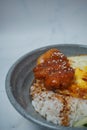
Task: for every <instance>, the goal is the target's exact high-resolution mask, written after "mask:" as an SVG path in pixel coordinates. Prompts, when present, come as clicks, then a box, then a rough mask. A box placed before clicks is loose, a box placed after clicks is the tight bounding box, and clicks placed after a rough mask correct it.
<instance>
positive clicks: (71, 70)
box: [30, 48, 87, 127]
mask: <svg viewBox="0 0 87 130" xmlns="http://www.w3.org/2000/svg"><path fill="white" fill-rule="evenodd" d="M33 72H34V77H35V79H34V82H33V84H32V86H31V88H30V93H31V96H32V105H33V107H34V109H35V110H36V111H37V112H38V113H39V114H40V115H41V116H43V117H44V118H46V120H47V121H50V122H53V123H54V124H58V125H62V126H75V127H76V126H83V125H84V126H85V125H86V124H87V120H86V119H87V55H80V56H73V57H66V56H65V55H64V54H63V53H62V52H60V51H59V50H58V49H56V48H52V49H50V50H48V51H47V52H45V53H44V54H42V55H41V56H40V57H39V58H38V59H37V64H36V66H35V68H34V69H33Z"/></svg>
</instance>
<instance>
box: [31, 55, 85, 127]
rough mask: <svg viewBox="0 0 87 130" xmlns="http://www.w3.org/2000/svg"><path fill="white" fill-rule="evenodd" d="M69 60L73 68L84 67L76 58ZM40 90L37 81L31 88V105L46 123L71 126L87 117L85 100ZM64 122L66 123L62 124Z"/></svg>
mask: <svg viewBox="0 0 87 130" xmlns="http://www.w3.org/2000/svg"><path fill="white" fill-rule="evenodd" d="M86 58H87V56H86ZM70 59H71V60H73V59H74V62H72V66H73V67H77V66H78V64H79V67H80V68H83V66H85V65H84V64H85V63H82V62H80V60H81V59H80V58H79V60H78V57H77V58H73V57H72V58H70ZM83 60H85V58H84V59H83ZM83 60H82V61H83ZM86 65H87V62H86ZM40 88H41V87H40V86H39V83H38V81H37V82H36V83H34V84H33V85H32V86H31V96H32V105H33V107H34V108H35V110H36V111H37V112H38V113H39V114H40V115H41V116H43V117H44V118H46V120H47V121H50V122H53V123H54V124H58V125H66V126H72V125H73V123H74V122H75V121H78V120H80V119H82V118H84V117H85V116H87V100H84V99H79V98H74V97H71V96H64V95H61V94H55V93H54V92H53V91H47V90H45V88H44V89H43V90H40ZM65 120H66V121H67V122H68V123H64V122H65Z"/></svg>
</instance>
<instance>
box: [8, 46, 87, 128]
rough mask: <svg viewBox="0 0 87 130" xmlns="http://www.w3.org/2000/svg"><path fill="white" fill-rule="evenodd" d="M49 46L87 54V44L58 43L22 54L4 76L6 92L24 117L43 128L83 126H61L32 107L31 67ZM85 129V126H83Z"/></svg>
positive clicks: (65, 52) (77, 53)
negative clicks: (51, 121) (48, 120)
mask: <svg viewBox="0 0 87 130" xmlns="http://www.w3.org/2000/svg"><path fill="white" fill-rule="evenodd" d="M50 48H58V49H59V50H61V51H62V52H63V53H64V54H65V55H67V56H75V55H80V54H87V45H78V44H77V45H76V44H74V45H73V44H58V45H51V46H46V47H43V48H39V49H36V50H34V51H32V52H29V53H28V54H26V55H24V56H22V57H21V58H20V59H18V60H17V62H16V63H14V65H13V66H12V67H11V68H10V70H9V71H8V74H7V76H6V93H7V95H8V98H9V100H10V102H11V103H12V105H13V106H14V107H15V109H16V110H17V111H18V112H19V113H20V114H21V115H22V116H23V117H25V118H26V119H28V120H30V121H32V122H34V123H36V124H38V125H40V126H42V127H45V128H50V129H55V130H60V129H61V130H67V129H69V130H77V129H82V130H83V128H74V127H63V126H58V125H54V124H53V123H50V122H47V121H46V120H45V119H44V118H43V117H41V116H40V115H39V114H38V113H37V112H36V111H35V110H34V108H33V106H32V104H31V96H30V94H29V91H30V87H31V84H32V82H33V79H34V76H33V71H32V70H33V68H34V66H35V64H36V60H37V58H38V56H39V55H41V54H42V53H44V52H45V51H47V50H48V49H50ZM84 129H87V128H84Z"/></svg>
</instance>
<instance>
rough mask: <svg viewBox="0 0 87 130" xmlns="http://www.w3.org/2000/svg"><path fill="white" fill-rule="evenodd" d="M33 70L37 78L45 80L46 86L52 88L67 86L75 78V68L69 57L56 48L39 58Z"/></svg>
mask: <svg viewBox="0 0 87 130" xmlns="http://www.w3.org/2000/svg"><path fill="white" fill-rule="evenodd" d="M33 71H34V76H35V79H39V80H43V82H44V85H45V87H46V88H47V89H50V90H55V89H58V88H60V89H62V88H67V87H68V86H69V85H70V84H71V83H72V81H73V78H74V69H73V68H72V67H71V66H70V64H69V61H68V59H67V57H66V56H65V55H64V54H63V53H61V52H60V51H59V50H57V49H55V48H54V49H50V50H48V51H47V52H45V53H44V54H43V55H41V56H40V57H39V58H38V60H37V65H36V67H35V68H34V70H33Z"/></svg>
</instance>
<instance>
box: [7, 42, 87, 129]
mask: <svg viewBox="0 0 87 130" xmlns="http://www.w3.org/2000/svg"><path fill="white" fill-rule="evenodd" d="M54 46H55V47H59V46H61V47H64V46H68V47H69V46H70V47H72V46H75V47H84V48H87V45H86V44H84V45H83V44H53V45H48V46H44V47H40V48H37V49H34V50H32V51H30V52H28V53H26V54H24V55H23V56H21V57H20V58H18V59H17V60H16V62H14V64H13V65H12V66H11V67H10V69H9V70H8V72H7V75H6V79H5V90H6V94H7V97H8V99H9V101H10V103H11V104H12V105H13V106H14V108H15V109H16V110H17V111H18V112H19V113H20V114H21V115H22V116H23V117H25V118H26V119H28V120H30V121H31V122H33V123H35V124H38V125H40V126H42V127H47V128H50V129H55V130H59V129H64V128H65V129H72V128H73V129H74V130H75V128H74V127H70V126H68V127H64V126H59V125H54V124H53V126H52V125H49V124H45V123H43V122H41V121H39V120H36V119H34V118H33V117H31V116H30V115H28V114H27V112H26V111H25V110H24V109H23V107H22V106H21V105H20V104H19V103H18V102H17V101H16V99H15V97H14V96H13V94H12V91H11V85H10V79H11V75H12V72H13V71H14V70H15V67H16V66H17V65H18V64H19V63H20V62H21V61H22V60H24V59H25V58H26V57H27V56H29V55H32V54H33V53H35V52H38V51H42V50H45V49H46V48H48V49H49V48H53V47H54ZM77 129H79V128H76V130H77ZM82 130H83V129H82Z"/></svg>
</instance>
